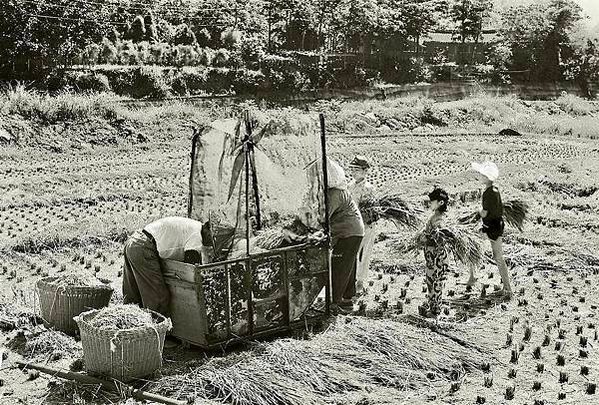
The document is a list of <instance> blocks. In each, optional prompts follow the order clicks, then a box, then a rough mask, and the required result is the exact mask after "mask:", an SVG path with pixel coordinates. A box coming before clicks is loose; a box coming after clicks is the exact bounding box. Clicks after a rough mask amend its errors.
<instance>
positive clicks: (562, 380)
mask: <svg viewBox="0 0 599 405" xmlns="http://www.w3.org/2000/svg"><path fill="white" fill-rule="evenodd" d="M568 379H569V378H568V373H566V372H564V371H560V372H559V383H560V384H565V383H567V382H568Z"/></svg>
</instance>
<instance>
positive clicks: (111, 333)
mask: <svg viewBox="0 0 599 405" xmlns="http://www.w3.org/2000/svg"><path fill="white" fill-rule="evenodd" d="M98 312H99V311H98V310H91V311H87V312H84V313H82V314H81V315H79V316H77V317H75V321H76V322H77V324H78V325H79V330H80V331H81V345H82V346H83V356H84V360H85V361H84V363H85V370H86V371H87V372H88V373H90V374H96V375H101V376H107V377H110V378H114V379H116V380H119V381H122V382H127V381H131V380H133V379H135V378H140V377H145V376H148V375H150V374H152V373H153V372H154V371H156V370H158V369H159V368H160V367H161V366H162V349H163V348H164V338H165V336H166V332H168V331H169V330H170V329H171V327H172V323H171V320H170V319H169V318H166V317H164V316H162V315H160V314H159V313H157V312H153V311H150V312H151V313H152V318H153V319H154V322H155V323H154V325H153V326H141V327H137V328H131V329H116V328H114V329H99V328H97V327H95V326H93V325H91V324H90V321H91V320H92V319H94V317H95V316H96V315H97V314H98Z"/></svg>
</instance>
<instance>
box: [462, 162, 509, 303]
mask: <svg viewBox="0 0 599 405" xmlns="http://www.w3.org/2000/svg"><path fill="white" fill-rule="evenodd" d="M472 169H474V170H475V171H476V172H477V173H478V174H479V179H480V181H481V182H482V183H483V185H484V186H485V191H484V192H483V196H482V209H481V210H480V211H479V213H480V217H481V218H482V222H483V229H482V231H483V232H484V233H485V234H486V235H487V236H488V238H489V240H490V241H491V248H492V249H493V259H494V260H495V263H497V267H498V268H499V274H500V275H501V282H502V283H503V290H502V294H503V295H504V297H505V298H507V299H510V298H511V297H512V287H511V284H510V276H509V274H508V269H507V264H506V263H505V258H504V257H503V242H502V236H503V229H504V223H503V203H502V202H501V194H500V193H499V189H498V188H497V187H496V186H495V185H494V182H495V181H496V180H497V179H498V178H499V169H498V168H497V165H496V164H495V163H493V162H489V161H486V162H483V163H476V162H473V163H472ZM472 271H473V269H472V268H471V274H470V277H471V278H473V277H474V274H473V273H472Z"/></svg>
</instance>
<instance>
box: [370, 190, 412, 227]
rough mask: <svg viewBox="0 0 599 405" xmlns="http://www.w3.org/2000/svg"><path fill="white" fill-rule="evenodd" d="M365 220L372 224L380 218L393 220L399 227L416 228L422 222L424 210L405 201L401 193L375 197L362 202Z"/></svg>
mask: <svg viewBox="0 0 599 405" xmlns="http://www.w3.org/2000/svg"><path fill="white" fill-rule="evenodd" d="M359 208H360V212H362V215H363V217H364V218H363V219H364V222H365V223H366V224H371V223H374V222H376V221H378V220H379V219H381V218H383V219H388V220H391V221H393V222H394V223H395V224H396V225H397V226H398V227H399V226H406V227H408V228H416V227H417V226H418V224H420V222H421V221H420V214H422V211H421V210H419V209H417V208H416V207H413V206H412V205H410V204H408V203H407V202H405V201H404V200H403V199H402V198H401V197H400V196H399V195H397V194H394V195H387V196H384V197H382V198H379V199H376V198H374V197H372V198H368V199H365V200H362V201H361V202H360V206H359Z"/></svg>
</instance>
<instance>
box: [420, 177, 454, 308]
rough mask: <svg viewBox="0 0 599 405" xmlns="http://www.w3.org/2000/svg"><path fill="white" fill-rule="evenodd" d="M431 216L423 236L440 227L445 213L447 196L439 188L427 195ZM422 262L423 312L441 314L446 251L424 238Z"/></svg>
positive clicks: (446, 267) (430, 239) (446, 262)
mask: <svg viewBox="0 0 599 405" xmlns="http://www.w3.org/2000/svg"><path fill="white" fill-rule="evenodd" d="M428 198H429V199H430V202H431V205H430V208H431V210H432V212H433V213H432V214H431V216H430V218H429V219H428V221H427V223H426V226H425V231H424V234H423V235H430V234H431V231H432V230H433V229H434V228H435V227H440V226H442V222H443V220H444V218H445V212H446V211H447V203H448V202H449V195H448V194H447V192H446V191H445V190H443V189H441V188H438V187H435V189H434V190H433V191H432V192H431V193H429V195H428ZM424 260H425V262H426V278H425V280H426V287H427V294H426V301H425V303H424V304H423V307H424V309H425V310H427V312H428V313H430V314H432V315H433V316H437V315H439V314H440V313H441V298H442V293H443V283H444V281H445V276H446V274H447V270H448V269H449V260H448V255H447V250H446V249H445V247H444V246H440V245H438V244H437V243H435V241H434V240H433V239H432V238H426V240H425V241H424Z"/></svg>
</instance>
